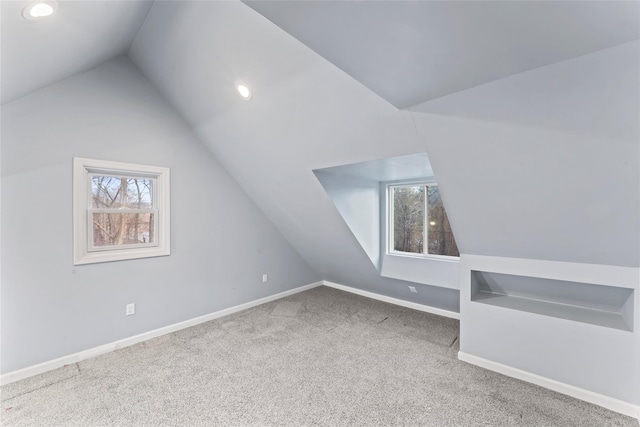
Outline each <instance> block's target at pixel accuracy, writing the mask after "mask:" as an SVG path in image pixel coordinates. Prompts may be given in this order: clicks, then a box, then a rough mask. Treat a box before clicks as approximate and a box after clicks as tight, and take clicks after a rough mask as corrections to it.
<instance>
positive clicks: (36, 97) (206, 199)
mask: <svg viewBox="0 0 640 427" xmlns="http://www.w3.org/2000/svg"><path fill="white" fill-rule="evenodd" d="M2 119H3V122H2V134H1V136H2V147H1V150H2V151H1V154H2V204H1V206H2V230H1V231H2V234H1V235H2V241H1V244H2V259H1V262H2V264H1V266H2V288H1V292H2V295H1V300H2V329H1V333H2V335H1V339H2V349H1V351H2V353H1V356H2V366H1V370H2V373H6V372H10V371H13V370H16V369H19V368H23V367H26V366H30V365H33V364H37V363H39V362H43V361H47V360H50V359H53V358H56V357H60V356H63V355H66V354H70V353H75V352H78V351H81V350H84V349H88V348H91V347H94V346H98V345H101V344H105V343H109V342H112V341H116V340H119V339H123V338H126V337H128V336H132V335H136V334H140V333H143V332H145V331H149V330H152V329H156V328H159V327H162V326H166V325H170V324H173V323H176V322H180V321H183V320H187V319H190V318H193V317H197V316H201V315H204V314H208V313H211V312H214V311H218V310H221V309H223V308H226V307H231V306H235V305H238V304H241V303H244V302H247V301H251V300H255V299H258V298H261V297H265V296H268V295H272V294H275V293H279V292H282V291H285V290H288V289H291V288H294V287H298V286H301V285H306V284H309V283H312V282H315V281H316V280H318V279H319V276H318V275H317V274H315V273H314V272H313V271H312V270H311V268H309V266H308V265H307V264H306V262H305V261H304V260H303V259H302V258H301V257H300V256H299V255H298V254H297V253H296V251H295V250H294V249H293V248H292V247H291V246H290V245H289V243H288V242H287V241H286V240H285V239H284V238H283V236H282V235H281V234H280V233H279V232H278V231H277V229H276V228H275V227H274V226H273V224H272V223H271V222H270V221H269V220H268V219H267V218H266V217H265V216H264V215H263V213H262V212H261V211H260V209H259V208H258V207H257V206H256V205H255V204H254V203H253V202H252V201H251V199H249V197H247V195H246V194H245V192H244V191H243V190H242V189H241V188H240V187H239V186H238V184H237V183H236V182H235V181H234V180H233V178H231V177H230V176H229V174H228V173H227V172H226V171H225V170H224V169H223V168H222V167H221V165H220V164H219V163H218V162H217V161H216V160H215V158H214V157H213V156H212V155H211V153H210V152H209V151H208V150H207V149H206V147H205V146H204V145H203V144H202V143H201V142H200V141H199V140H198V139H197V138H196V137H195V136H194V134H193V133H192V131H191V130H190V129H189V127H188V126H187V124H186V123H184V121H183V120H182V119H181V118H180V117H179V116H178V115H177V114H176V113H175V112H174V111H173V110H172V109H171V108H170V107H169V105H168V104H167V103H166V102H165V101H164V100H163V98H162V97H161V96H160V94H159V93H157V91H156V90H155V89H154V88H153V86H152V85H151V84H150V83H149V82H148V81H147V80H146V79H145V78H144V77H143V76H142V74H141V73H140V72H139V71H138V70H137V68H136V67H135V66H134V65H133V64H132V63H131V62H130V61H129V60H128V59H126V58H119V59H116V60H113V61H110V62H108V63H105V64H103V65H101V66H99V67H97V68H96V69H94V70H92V71H89V72H86V73H83V74H78V75H75V76H73V77H71V78H69V79H66V80H63V81H62V82H59V83H57V84H55V85H52V86H49V87H47V88H45V89H42V90H40V91H37V92H35V93H33V94H31V95H28V96H26V97H23V98H20V99H18V100H16V101H13V102H11V103H9V104H6V105H4V106H3V107H2ZM74 156H78V157H88V158H98V159H103V160H113V161H121V162H131V163H141V164H149V165H159V166H168V167H170V168H171V255H170V256H166V257H158V258H148V259H139V260H131V261H119V262H111V263H102V264H91V265H83V266H74V265H73V248H72V221H71V217H72V211H71V209H72V204H71V203H72V199H71V197H72V195H71V176H72V158H73V157H74ZM263 273H268V275H269V281H268V282H267V283H265V284H263V283H262V274H263ZM127 303H135V304H136V314H135V315H133V316H128V317H127V316H125V305H126V304H127Z"/></svg>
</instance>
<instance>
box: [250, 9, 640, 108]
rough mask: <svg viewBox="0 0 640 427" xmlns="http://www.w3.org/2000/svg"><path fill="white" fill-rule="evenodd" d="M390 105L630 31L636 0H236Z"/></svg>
mask: <svg viewBox="0 0 640 427" xmlns="http://www.w3.org/2000/svg"><path fill="white" fill-rule="evenodd" d="M245 3H246V4H248V5H249V6H250V7H252V8H253V9H255V10H256V11H258V12H260V13H261V14H262V15H264V16H265V17H267V18H268V19H269V20H271V21H272V22H273V23H275V24H276V25H278V26H279V27H280V28H282V29H284V30H285V31H287V32H288V33H289V34H291V35H293V36H294V37H295V38H297V39H298V40H300V41H301V42H303V43H304V44H306V45H307V46H309V47H310V48H311V49H313V50H314V51H315V52H317V53H319V54H320V55H322V56H323V57H324V58H325V59H327V60H329V61H330V62H332V63H333V64H335V65H336V66H338V67H339V68H341V69H342V70H343V71H345V72H346V73H347V74H349V75H351V76H352V77H353V78H355V79H356V80H358V81H360V82H361V83H362V84H364V85H365V86H367V87H368V88H369V89H371V90H372V91H374V92H375V93H377V94H378V95H380V96H381V97H383V98H384V99H386V100H387V101H388V102H390V103H391V104H393V105H395V106H396V107H398V108H407V107H410V106H413V105H415V104H419V103H422V102H425V101H429V100H432V99H435V98H440V97H442V96H445V95H448V94H451V93H455V92H459V91H462V90H465V89H469V88H471V87H474V86H477V85H481V84H484V83H487V82H490V81H494V80H498V79H501V78H504V77H507V76H510V75H513V74H517V73H522V72H524V71H527V70H531V69H534V68H538V67H542V66H544V65H548V64H552V63H555V62H558V61H563V60H566V59H569V58H573V57H576V56H580V55H584V54H587V53H591V52H595V51H598V50H601V49H606V48H609V47H612V46H615V45H618V44H621V43H625V42H629V41H632V40H635V39H638V38H639V37H640V25H639V20H640V3H638V2H636V1H630V2H629V1H626V2H621V1H609V0H607V1H510V2H505V1H373V2H371V1H369V2H367V1H262V0H261V1H245Z"/></svg>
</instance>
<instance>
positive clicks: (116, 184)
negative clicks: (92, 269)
mask: <svg viewBox="0 0 640 427" xmlns="http://www.w3.org/2000/svg"><path fill="white" fill-rule="evenodd" d="M73 185H74V194H73V196H74V234H75V235H74V263H75V264H89V263H96V262H106V261H117V260H125V259H134V258H146V257H153V256H162V255H169V253H170V243H169V223H170V219H169V218H170V214H169V208H170V205H169V169H168V168H163V167H156V166H145V165H135V164H129V163H118V162H107V161H102V160H93V159H82V158H75V159H74V173H73Z"/></svg>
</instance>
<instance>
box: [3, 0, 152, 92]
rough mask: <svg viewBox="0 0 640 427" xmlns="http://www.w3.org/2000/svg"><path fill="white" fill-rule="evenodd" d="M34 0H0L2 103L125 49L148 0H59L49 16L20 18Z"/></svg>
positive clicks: (148, 7) (147, 8) (91, 65)
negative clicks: (55, 8) (29, 18)
mask: <svg viewBox="0 0 640 427" xmlns="http://www.w3.org/2000/svg"><path fill="white" fill-rule="evenodd" d="M30 3H33V2H32V1H2V2H0V15H1V18H0V19H1V25H0V29H1V32H2V37H1V39H2V41H1V50H0V51H1V55H2V56H1V59H2V75H1V82H2V84H1V86H0V93H1V103H2V104H6V103H7V102H10V101H13V100H14V99H16V98H19V97H21V96H23V95H26V94H28V93H31V92H33V91H34V90H37V89H41V88H43V87H45V86H48V85H50V84H52V83H55V82H57V81H59V80H62V79H64V78H66V77H69V76H71V75H73V74H76V73H79V72H81V71H86V70H89V69H91V68H93V67H95V66H96V65H98V64H101V63H102V62H104V61H106V60H108V59H111V58H113V57H115V56H118V55H123V54H125V53H127V51H128V50H129V47H130V46H131V42H132V41H133V38H134V37H135V36H136V34H137V33H138V30H139V29H140V25H142V22H143V21H144V18H145V17H146V16H147V12H148V11H149V9H150V8H151V5H152V4H153V2H151V1H100V0H98V1H60V2H59V3H60V7H59V8H58V10H57V12H56V13H55V14H53V15H52V16H50V17H48V18H46V19H41V20H38V21H29V20H27V19H24V18H23V17H22V9H23V8H24V7H25V6H27V5H28V4H30Z"/></svg>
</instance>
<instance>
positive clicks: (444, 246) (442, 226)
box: [427, 186, 460, 257]
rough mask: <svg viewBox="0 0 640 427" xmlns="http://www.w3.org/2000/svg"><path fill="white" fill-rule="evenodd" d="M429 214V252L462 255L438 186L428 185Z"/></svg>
mask: <svg viewBox="0 0 640 427" xmlns="http://www.w3.org/2000/svg"><path fill="white" fill-rule="evenodd" d="M427 193H428V196H427V197H428V199H427V210H428V212H427V216H428V218H429V219H428V221H429V232H428V239H429V245H428V246H429V252H428V253H429V254H433V255H448V256H457V257H459V256H460V252H459V251H458V245H456V241H455V239H454V238H453V233H452V232H451V224H449V218H447V213H446V212H445V210H444V205H443V204H442V198H441V197H440V191H438V186H430V187H427Z"/></svg>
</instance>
